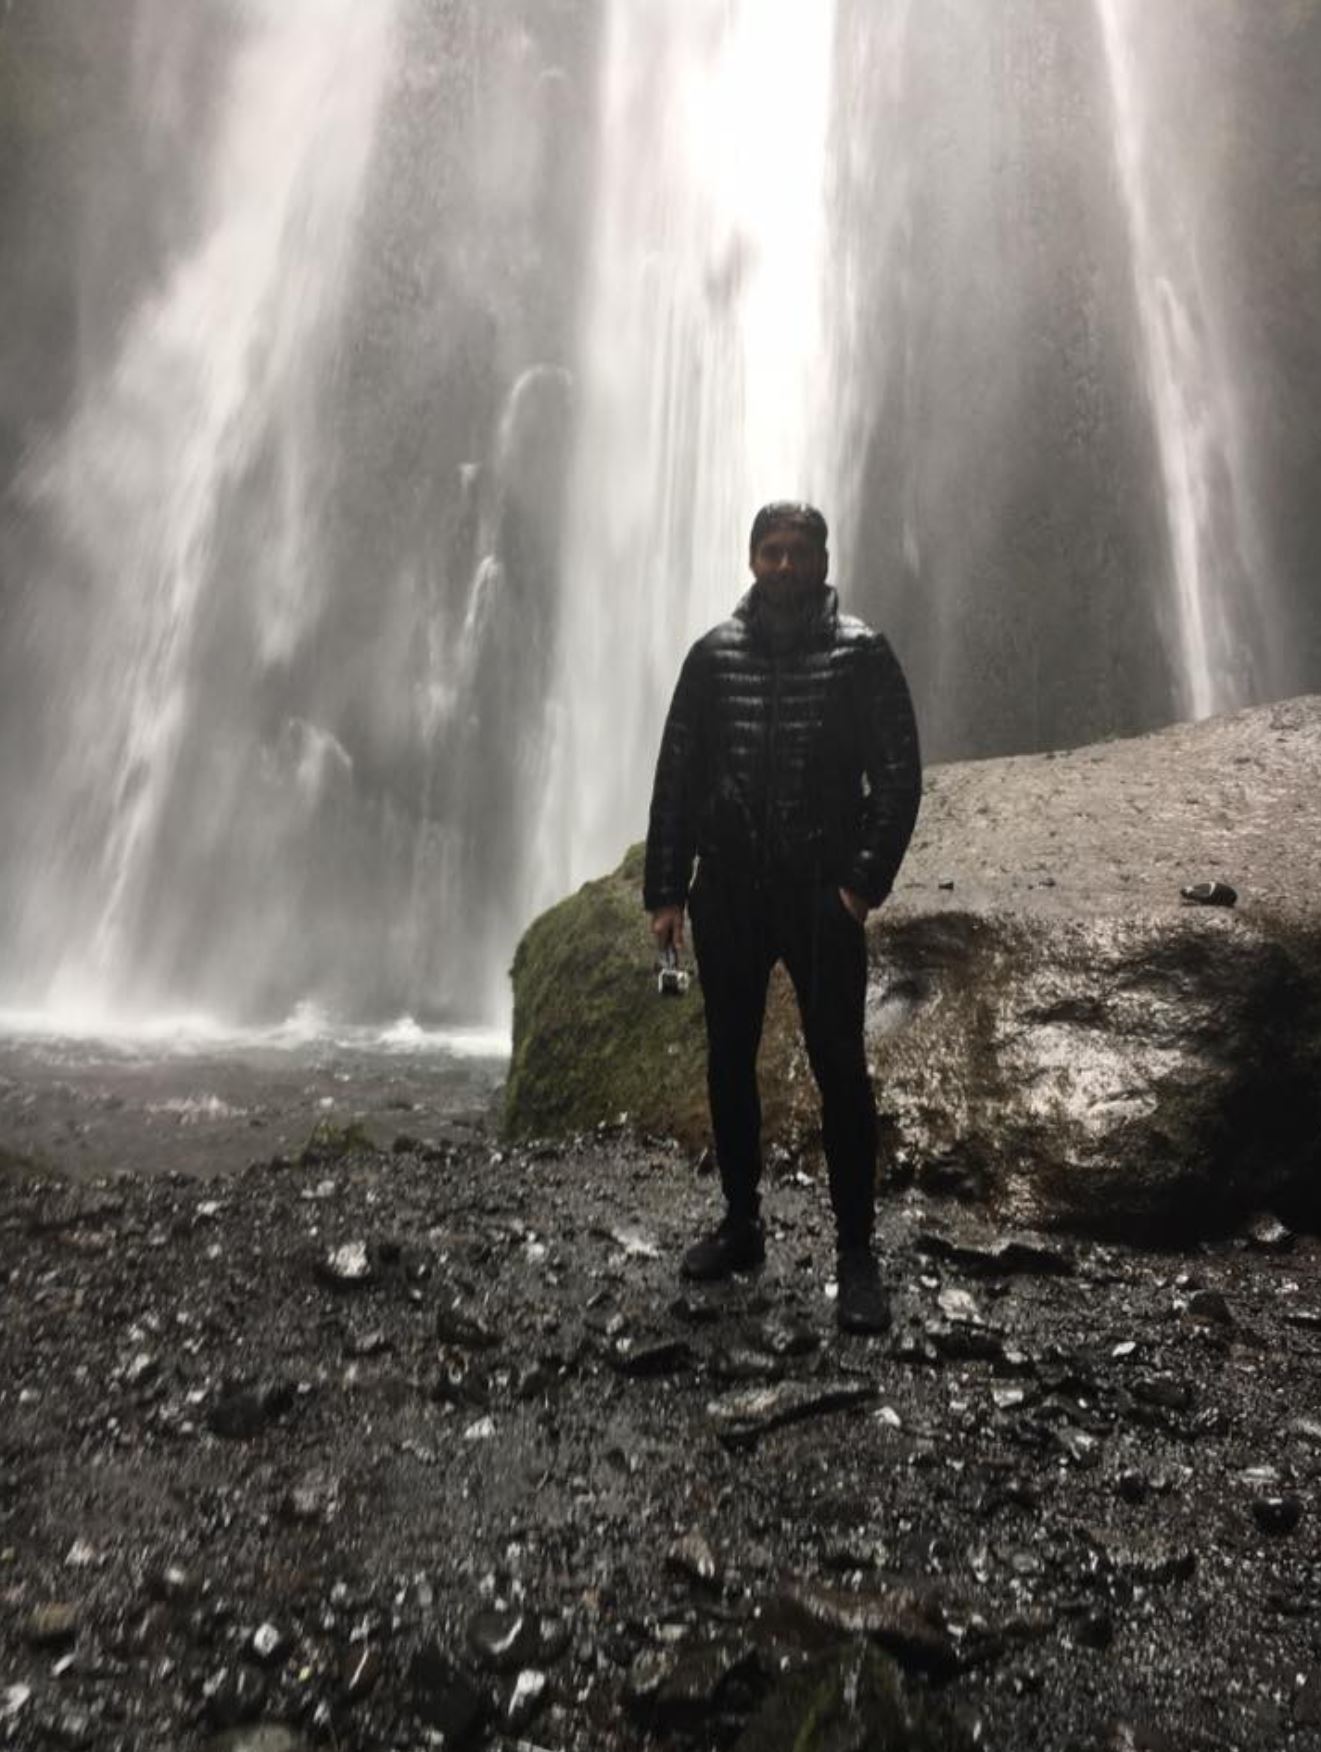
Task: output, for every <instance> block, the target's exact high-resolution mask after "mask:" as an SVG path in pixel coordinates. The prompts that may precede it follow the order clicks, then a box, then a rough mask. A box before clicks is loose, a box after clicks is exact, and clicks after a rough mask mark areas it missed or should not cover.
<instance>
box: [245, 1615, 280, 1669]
mask: <svg viewBox="0 0 1321 1752" xmlns="http://www.w3.org/2000/svg"><path fill="white" fill-rule="evenodd" d="M248 1646H249V1648H250V1650H251V1653H252V1658H253V1660H254V1661H256V1662H257V1663H258V1664H259V1665H260V1666H263V1667H274V1666H278V1665H279V1663H280V1662H281V1661H283V1659H284V1657H285V1656H286V1655H287V1654H288V1652H289V1638H288V1637H287V1636H286V1635H285V1633H284V1631H282V1630H281V1629H280V1628H279V1626H278V1625H275V1624H271V1623H270V1622H269V1621H268V1622H267V1623H265V1624H259V1625H258V1626H257V1628H256V1630H254V1631H253V1633H252V1641H251V1642H250V1644H249V1645H248Z"/></svg>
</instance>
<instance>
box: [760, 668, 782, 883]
mask: <svg viewBox="0 0 1321 1752" xmlns="http://www.w3.org/2000/svg"><path fill="white" fill-rule="evenodd" d="M779 738H780V659H779V658H778V657H777V656H774V655H773V656H772V657H771V722H770V729H769V731H768V732H767V736H766V801H765V803H764V804H763V805H762V823H761V843H762V855H761V864H762V868H763V869H765V868H766V867H767V860H768V858H769V856H770V853H771V823H772V818H773V816H774V813H775V785H776V765H775V754H776V744H777V743H778V741H779Z"/></svg>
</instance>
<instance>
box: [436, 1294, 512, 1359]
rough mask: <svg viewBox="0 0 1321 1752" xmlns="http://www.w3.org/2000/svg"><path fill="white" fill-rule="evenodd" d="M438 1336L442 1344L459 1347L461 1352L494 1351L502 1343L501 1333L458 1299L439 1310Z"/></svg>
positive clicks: (446, 1302)
mask: <svg viewBox="0 0 1321 1752" xmlns="http://www.w3.org/2000/svg"><path fill="white" fill-rule="evenodd" d="M436 1336H437V1338H439V1339H440V1341H441V1343H442V1344H452V1345H457V1346H458V1348H459V1349H460V1350H494V1349H495V1347H496V1346H497V1345H498V1344H499V1343H500V1335H499V1333H498V1332H496V1331H494V1329H493V1328H491V1327H489V1326H487V1325H486V1323H485V1322H484V1321H482V1320H480V1319H479V1318H478V1317H477V1315H476V1314H474V1313H473V1312H472V1311H471V1310H470V1309H468V1308H465V1307H464V1305H463V1303H462V1301H461V1300H460V1299H459V1298H457V1297H454V1298H451V1299H450V1300H448V1301H445V1302H443V1303H442V1304H441V1306H440V1308H439V1309H438V1311H437V1313H436Z"/></svg>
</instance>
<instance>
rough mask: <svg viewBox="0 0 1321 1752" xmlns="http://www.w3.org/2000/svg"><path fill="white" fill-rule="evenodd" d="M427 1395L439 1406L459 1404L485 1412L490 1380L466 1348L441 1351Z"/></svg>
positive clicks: (489, 1396)
mask: <svg viewBox="0 0 1321 1752" xmlns="http://www.w3.org/2000/svg"><path fill="white" fill-rule="evenodd" d="M431 1397H432V1398H433V1399H434V1400H435V1401H436V1402H437V1403H438V1404H440V1405H460V1406H466V1407H468V1408H470V1409H471V1408H476V1409H477V1410H479V1411H485V1409H486V1407H487V1406H488V1405H489V1404H490V1401H491V1383H490V1379H489V1377H488V1375H487V1373H486V1369H485V1367H484V1366H483V1365H482V1364H481V1363H479V1362H477V1360H476V1359H475V1358H474V1357H471V1356H469V1354H468V1353H467V1352H466V1351H462V1350H451V1351H442V1352H441V1354H440V1366H439V1368H438V1370H437V1372H436V1375H435V1378H434V1379H433V1381H432V1383H431Z"/></svg>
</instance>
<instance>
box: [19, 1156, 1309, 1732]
mask: <svg viewBox="0 0 1321 1752" xmlns="http://www.w3.org/2000/svg"><path fill="white" fill-rule="evenodd" d="M714 1203H715V1195H714V1187H713V1183H712V1181H711V1180H710V1179H709V1178H707V1177H704V1176H703V1175H701V1174H700V1173H694V1171H693V1168H692V1167H691V1165H690V1164H689V1163H687V1162H686V1161H685V1160H684V1159H683V1158H681V1157H680V1156H678V1155H677V1154H675V1153H673V1152H671V1151H670V1150H668V1149H667V1148H666V1147H665V1146H662V1145H649V1144H647V1143H645V1142H639V1141H637V1140H635V1139H630V1138H628V1137H625V1136H622V1135H619V1136H617V1135H607V1134H602V1135H599V1136H596V1137H593V1138H590V1139H587V1140H584V1141H581V1142H579V1143H578V1144H575V1145H570V1146H565V1147H563V1148H559V1147H554V1148H552V1147H544V1148H536V1147H532V1148H529V1149H525V1150H519V1151H507V1150H503V1149H501V1148H500V1147H499V1146H497V1145H496V1144H495V1143H494V1142H493V1141H492V1140H491V1139H490V1138H489V1137H486V1136H483V1135H481V1134H480V1132H478V1133H476V1134H475V1135H473V1134H469V1135H466V1136H463V1137H457V1136H456V1137H451V1138H449V1139H447V1140H444V1141H441V1142H438V1143H435V1144H433V1145H426V1144H418V1143H415V1142H411V1141H410V1140H407V1139H400V1140H399V1147H398V1148H397V1149H396V1150H395V1151H394V1153H389V1152H388V1151H381V1150H373V1149H370V1148H360V1147H356V1146H355V1145H354V1143H353V1138H352V1136H351V1135H346V1134H342V1133H337V1132H334V1131H333V1130H330V1129H327V1131H326V1132H325V1134H324V1136H323V1138H322V1140H321V1143H320V1145H319V1147H314V1148H312V1149H310V1150H308V1151H306V1152H301V1153H299V1154H296V1155H293V1156H289V1155H284V1156H279V1157H276V1159H275V1160H273V1161H270V1162H264V1163H260V1164H254V1165H251V1166H249V1167H247V1168H245V1169H242V1170H241V1171H239V1172H237V1173H230V1174H226V1175H224V1176H217V1177H216V1178H214V1179H212V1180H208V1179H206V1178H202V1177H199V1176H198V1175H197V1174H196V1173H193V1174H187V1175H185V1174H181V1173H176V1174H159V1175H156V1176H144V1175H141V1174H129V1173H119V1174H116V1175H113V1176H110V1177H107V1178H103V1179H97V1178H95V1177H91V1176H89V1175H87V1174H84V1175H83V1176H82V1177H81V1178H80V1179H79V1180H77V1181H71V1180H57V1179H54V1178H51V1177H46V1178H33V1177H30V1176H25V1175H24V1174H23V1173H21V1172H18V1171H11V1172H10V1173H9V1175H8V1177H7V1179H6V1180H5V1182H4V1184H3V1189H2V1203H0V1211H2V1213H3V1217H2V1221H0V1283H3V1286H4V1304H5V1312H4V1323H3V1333H2V1334H0V1346H2V1347H3V1357H2V1360H0V1432H2V1434H0V1592H2V1597H3V1612H2V1613H0V1728H2V1729H3V1732H4V1734H6V1735H7V1736H8V1739H9V1743H11V1744H12V1745H14V1746H15V1747H18V1748H30V1747H32V1748H35V1747H38V1746H40V1747H45V1746H48V1745H55V1746H66V1747H80V1746H87V1747H95V1748H124V1749H125V1752H127V1749H129V1748H132V1749H134V1752H138V1749H143V1752H164V1749H165V1748H176V1747H177V1748H189V1747H194V1746H201V1745H208V1744H215V1745H216V1746H218V1747H221V1746H223V1747H230V1748H237V1747H254V1748H260V1749H261V1752H280V1749H281V1748H285V1749H286V1752H287V1749H292V1748H295V1747H299V1746H302V1745H304V1744H306V1745H309V1746H322V1745H325V1746H336V1747H353V1748H364V1749H366V1748H400V1749H411V1748H414V1747H419V1748H420V1747H423V1746H433V1745H438V1744H444V1745H455V1744H460V1743H462V1742H463V1741H464V1740H465V1738H466V1739H468V1740H471V1741H474V1742H477V1743H483V1742H484V1743H488V1744H494V1745H497V1746H499V1745H504V1746H507V1747H513V1746H517V1745H522V1746H535V1747H545V1748H550V1749H555V1748H569V1747H582V1748H589V1747H590V1748H594V1749H597V1748H599V1749H608V1748H626V1747H628V1748H631V1747H639V1746H643V1745H652V1744H658V1743H659V1744H664V1743H673V1744H678V1745H682V1744H688V1745H692V1746H696V1747H708V1746H716V1745H729V1744H732V1743H734V1742H735V1741H736V1740H737V1738H738V1736H739V1734H740V1733H741V1732H742V1731H743V1728H744V1725H745V1723H746V1721H747V1720H748V1717H749V1713H750V1712H751V1711H753V1710H754V1709H755V1708H756V1707H757V1706H758V1705H759V1703H761V1701H762V1700H763V1699H765V1698H767V1697H768V1696H771V1697H774V1696H775V1695H776V1692H775V1687H776V1686H777V1685H779V1684H781V1683H783V1682H784V1675H785V1674H786V1673H792V1672H793V1671H794V1670H795V1669H797V1668H798V1667H800V1666H801V1665H802V1663H803V1662H805V1661H807V1660H809V1659H817V1658H819V1656H818V1651H820V1650H821V1649H823V1648H829V1647H830V1646H831V1645H832V1644H833V1643H834V1642H835V1641H837V1640H839V1639H841V1638H847V1637H848V1636H850V1635H851V1634H852V1635H857V1634H863V1635H866V1636H867V1637H869V1638H870V1639H871V1640H872V1642H873V1643H874V1644H875V1645H876V1646H877V1647H879V1648H882V1649H884V1650H886V1651H887V1652H888V1653H889V1654H890V1655H892V1656H894V1657H895V1658H896V1659H897V1660H898V1662H899V1665H900V1666H901V1667H902V1668H903V1670H904V1675H905V1678H904V1683H905V1685H906V1687H907V1689H908V1693H909V1695H910V1697H912V1698H914V1699H919V1700H926V1701H928V1702H929V1703H930V1704H931V1706H932V1708H933V1710H934V1711H935V1714H936V1716H937V1717H938V1718H939V1719H940V1720H943V1721H945V1722H947V1723H948V1724H949V1726H948V1727H947V1729H945V1730H942V1732H944V1733H945V1734H946V1735H947V1737H946V1738H944V1739H942V1740H941V1741H940V1743H941V1744H942V1745H944V1744H949V1745H965V1746H978V1747H989V1748H1002V1749H1004V1752H1009V1749H1013V1752H1030V1749H1033V1748H1041V1749H1042V1752H1046V1749H1050V1752H1064V1749H1065V1748H1074V1749H1078V1752H1092V1749H1096V1752H1102V1749H1119V1748H1125V1747H1128V1748H1139V1747H1145V1748H1149V1749H1152V1752H1154V1749H1157V1748H1164V1747H1169V1748H1176V1749H1179V1752H1183V1749H1185V1748H1187V1749H1189V1752H1193V1749H1199V1752H1200V1749H1201V1748H1208V1749H1212V1748H1214V1749H1217V1752H1218V1749H1222V1748H1231V1747H1233V1748H1243V1749H1245V1752H1246V1749H1247V1748H1254V1749H1256V1748H1260V1749H1262V1752H1267V1749H1270V1752H1279V1749H1280V1748H1291V1749H1292V1748H1297V1749H1300V1752H1301V1749H1311V1748H1317V1747H1321V1544H1319V1543H1318V1538H1317V1527H1318V1505H1317V1500H1316V1486H1317V1482H1318V1479H1321V1395H1319V1394H1318V1391H1317V1363H1318V1358H1319V1357H1321V1248H1319V1247H1318V1244H1317V1242H1316V1241H1315V1240H1313V1239H1309V1238H1294V1237H1290V1236H1289V1235H1288V1234H1282V1233H1279V1232H1278V1231H1273V1230H1272V1229H1271V1228H1270V1226H1269V1225H1267V1224H1263V1225H1261V1227H1260V1229H1259V1232H1258V1233H1257V1234H1256V1235H1255V1236H1252V1237H1249V1236H1246V1235H1245V1236H1243V1237H1239V1238H1235V1239H1232V1240H1227V1241H1225V1242H1223V1243H1219V1244H1217V1245H1215V1246H1214V1247H1204V1248H1202V1249H1200V1250H1199V1251H1197V1252H1196V1253H1190V1254H1186V1255H1180V1256H1173V1255H1164V1254H1162V1255H1150V1254H1136V1253H1131V1252H1128V1251H1125V1250H1124V1249H1122V1248H1117V1247H1100V1246H1095V1245H1090V1244H1078V1245H1076V1246H1068V1245H1065V1244H1062V1243H1060V1242H1058V1241H1051V1242H1046V1241H1043V1240H1041V1238H1039V1237H1038V1238H1035V1239H1034V1240H1033V1241H1032V1242H1031V1244H1024V1245H1022V1246H1019V1247H1018V1248H1016V1249H1013V1250H1009V1251H1006V1250H1005V1249H1004V1248H1003V1246H1002V1245H1001V1244H1000V1243H1001V1242H1002V1239H1003V1238H1000V1239H999V1240H997V1238H996V1237H991V1236H987V1235H985V1234H984V1233H981V1232H980V1231H978V1232H976V1233H974V1232H971V1231H970V1230H969V1228H968V1225H969V1223H970V1222H971V1218H970V1217H969V1216H968V1215H967V1214H966V1213H963V1212H961V1211H959V1210H958V1209H956V1208H954V1207H950V1206H947V1205H942V1204H940V1203H936V1202H931V1201H927V1200H923V1199H919V1198H918V1197H917V1196H916V1195H915V1194H914V1193H912V1192H896V1193H894V1194H893V1195H892V1196H890V1197H889V1198H887V1199H886V1200H885V1202H884V1205H883V1210H882V1218H881V1234H880V1244H881V1250H882V1252H883V1255H884V1259H885V1262H886V1268H887V1271H888V1273H889V1276H890V1279H891V1281H892V1282H893V1284H894V1286H895V1314H896V1320H895V1328H894V1331H893V1332H892V1333H891V1334H890V1335H889V1336H887V1337H885V1338H881V1339H869V1340H862V1339H844V1338H841V1337H839V1336H837V1335H836V1333H835V1331H834V1327H833V1320H832V1309H831V1304H830V1300H829V1294H828V1278H829V1272H830V1266H831V1259H832V1256H831V1251H830V1244H829V1240H830V1226H829V1222H828V1215H827V1209H826V1200H825V1193H824V1189H823V1188H822V1187H821V1186H819V1185H816V1184H813V1183H812V1182H810V1181H809V1180H808V1179H807V1177H806V1176H804V1175H801V1174H795V1173H791V1172H787V1171H786V1172H785V1173H784V1174H783V1175H782V1176H781V1178H780V1179H779V1180H778V1181H777V1183H776V1184H775V1185H774V1186H773V1187H772V1188H771V1190H770V1195H769V1198H768V1207H769V1217H770V1220H771V1256H770V1259H769V1261H768V1264H767V1266H766V1268H765V1269H764V1270H763V1271H762V1272H761V1273H759V1274H757V1275H755V1276H753V1277H750V1278H748V1279H745V1280H741V1281H738V1282H736V1283H735V1284H733V1285H731V1286H728V1287H722V1288H721V1289H719V1290H717V1291H704V1292H702V1293H701V1294H694V1293H689V1292H682V1291H681V1289H680V1286H679V1284H678V1282H677V1279H676V1270H675V1267H676V1259H677V1254H678V1251H679V1249H680V1248H681V1246H682V1244H683V1243H684V1241H685V1240H686V1239H688V1238H689V1237H690V1236H691V1235H692V1234H693V1233H694V1232H695V1231H696V1230H698V1229H699V1228H700V1227H701V1226H702V1224H703V1223H704V1222H705V1221H706V1220H708V1218H709V1217H710V1215H711V1214H712V1213H713V1210H714ZM778 1707H779V1706H777V1705H776V1704H774V1703H772V1704H771V1705H770V1708H771V1710H772V1711H774V1710H776V1709H777V1708H778ZM787 1709H788V1705H787V1704H786V1705H784V1706H783V1710H782V1711H781V1713H782V1714H783V1713H784V1710H787ZM786 1719H787V1717H786ZM243 1724H247V1726H244V1725H243ZM263 1725H264V1727H265V1729H266V1730H267V1731H265V1732H259V1731H258V1729H259V1728H260V1727H262V1726H263ZM841 1743H845V1742H841ZM846 1743H848V1744H863V1743H865V1742H863V1741H861V1740H859V1739H857V1738H856V1736H855V1739H854V1740H850V1741H848V1742H846ZM876 1743H879V1742H876ZM931 1743H932V1744H935V1741H932V1742H931Z"/></svg>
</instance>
